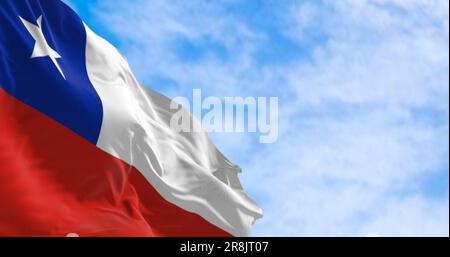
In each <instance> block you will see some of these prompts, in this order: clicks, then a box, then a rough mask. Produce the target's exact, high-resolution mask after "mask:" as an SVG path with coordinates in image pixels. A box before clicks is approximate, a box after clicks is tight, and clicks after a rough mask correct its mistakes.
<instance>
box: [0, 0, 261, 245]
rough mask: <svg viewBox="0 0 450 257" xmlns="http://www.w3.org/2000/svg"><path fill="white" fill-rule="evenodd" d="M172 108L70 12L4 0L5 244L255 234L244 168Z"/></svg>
mask: <svg viewBox="0 0 450 257" xmlns="http://www.w3.org/2000/svg"><path fill="white" fill-rule="evenodd" d="M130 4H132V3H130ZM149 15H151V14H149ZM169 105H170V100H169V99H168V98H166V97H164V96H162V95H160V94H158V93H156V92H154V91H152V90H150V89H148V88H146V87H143V86H141V85H140V84H139V83H138V82H137V81H136V79H135V77H134V76H133V73H132V72H131V71H130V68H129V66H128V64H127V62H126V60H125V59H124V58H123V57H122V56H121V55H120V53H119V52H118V51H117V50H116V49H115V48H114V47H113V46H111V45H110V44H109V43H108V42H106V41H105V40H104V39H102V38H100V37H99V36H97V35H96V34H95V33H94V32H92V31H91V30H90V29H89V28H88V27H87V26H86V24H84V23H83V22H82V21H81V19H80V18H79V17H78V16H77V14H76V13H75V12H74V11H73V10H71V9H70V8H69V7H68V6H67V5H65V4H64V3H63V2H61V1H59V0H1V1H0V236H67V235H69V236H71V235H75V236H247V235H249V233H250V229H251V225H252V224H253V222H254V221H255V220H256V219H258V218H259V217H261V210H260V208H259V207H258V206H257V205H256V204H255V203H254V202H253V201H252V200H251V199H250V198H249V197H248V196H247V195H246V194H245V192H244V191H243V189H242V187H241V185H240V183H239V179H238V177H237V174H238V173H239V171H240V169H239V168H238V167H237V166H235V165H233V164H232V163H231V162H230V161H229V160H227V159H226V158H225V157H224V156H223V155H222V154H221V153H220V152H219V151H218V150H217V149H216V148H215V146H214V145H213V144H212V143H211V141H210V140H209V139H208V137H207V135H206V134H205V133H198V132H197V133H177V132H176V131H174V130H173V129H172V128H171V127H170V126H169V120H170V117H171V115H172V114H174V113H175V112H176V111H177V110H172V109H170V108H169ZM180 108H181V107H180ZM191 117H192V116H191ZM193 122H195V121H194V120H193Z"/></svg>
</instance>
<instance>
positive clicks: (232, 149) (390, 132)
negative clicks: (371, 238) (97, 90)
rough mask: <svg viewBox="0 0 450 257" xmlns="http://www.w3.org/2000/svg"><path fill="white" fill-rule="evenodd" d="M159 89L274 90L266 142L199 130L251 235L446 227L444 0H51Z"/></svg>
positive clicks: (439, 231) (436, 231)
mask: <svg viewBox="0 0 450 257" xmlns="http://www.w3.org/2000/svg"><path fill="white" fill-rule="evenodd" d="M65 2H66V3H68V4H69V5H71V6H72V7H73V8H74V9H75V10H76V11H77V12H78V13H79V15H80V16H81V17H82V18H83V20H84V21H85V22H86V23H87V24H88V25H89V26H90V27H91V28H92V29H93V30H94V31H95V32H96V33H97V34H99V35H101V36H103V37H104V38H106V39H107V40H108V41H110V42H111V43H112V44H114V45H115V46H116V47H117V48H119V50H120V51H121V52H122V53H123V54H124V55H125V56H126V58H127V59H128V61H129V63H130V66H131V67H132V69H133V71H134V73H135V75H136V77H137V78H138V79H139V80H140V81H141V82H142V83H144V84H145V85H147V86H148V87H150V88H152V89H154V90H156V91H158V92H161V93H163V94H165V95H167V96H169V97H175V96H185V97H191V95H192V89H193V88H201V89H202V93H203V95H205V96H218V97H226V96H242V97H246V96H254V97H257V96H266V97H270V96H276V97H279V104H280V106H279V138H278V141H277V142H276V143H274V144H266V145H264V144H260V143H259V142H258V135H257V134H252V133H231V134H225V133H212V134H211V137H212V139H213V141H214V142H215V143H216V145H217V146H218V148H219V149H220V150H221V151H222V152H224V154H225V155H226V156H227V157H229V159H230V160H232V161H233V162H234V163H236V164H239V165H240V166H241V167H242V169H243V173H242V174H240V179H241V182H242V184H243V186H244V188H245V190H246V191H247V192H248V194H249V195H250V196H251V197H252V198H253V199H254V200H255V201H256V202H257V203H258V204H259V205H260V206H261V208H262V209H263V211H264V217H263V218H262V219H260V220H258V221H257V222H256V224H255V226H254V230H253V235H255V236H366V235H368V234H377V235H381V236H448V235H449V47H448V45H449V1H448V0H404V1H402V0H389V1H388V0H339V1H331V0H330V1H325V0H324V1H318V0H315V1H307V0H305V1H290V0H266V1H256V0H240V1H237V0H215V1H208V0H204V1H200V0H190V1H183V0H170V1H165V0H126V1H125V0H118V1H98V0H70V1H69V0H65Z"/></svg>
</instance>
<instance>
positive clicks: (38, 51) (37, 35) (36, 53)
mask: <svg viewBox="0 0 450 257" xmlns="http://www.w3.org/2000/svg"><path fill="white" fill-rule="evenodd" d="M19 18H20V20H21V21H22V23H23V25H24V26H25V28H27V30H28V32H30V34H31V36H32V37H33V38H34V40H35V41H36V43H35V45H34V49H33V53H32V54H31V59H33V58H38V57H47V56H48V57H50V59H51V60H52V62H53V64H55V66H56V68H57V69H58V71H59V73H61V75H62V76H63V78H64V79H66V76H64V73H63V71H62V69H61V67H60V66H59V64H58V62H57V61H56V59H58V58H61V56H60V55H59V54H58V53H57V52H56V51H55V50H53V49H52V48H51V47H50V46H49V45H48V43H47V40H46V39H45V37H44V33H43V32H42V15H41V16H39V18H38V19H37V24H38V25H37V26H36V25H34V24H33V23H30V22H28V21H26V20H25V19H23V18H22V17H20V16H19Z"/></svg>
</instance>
